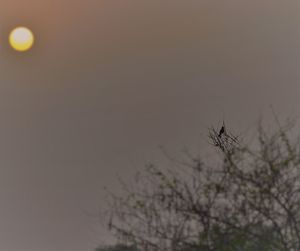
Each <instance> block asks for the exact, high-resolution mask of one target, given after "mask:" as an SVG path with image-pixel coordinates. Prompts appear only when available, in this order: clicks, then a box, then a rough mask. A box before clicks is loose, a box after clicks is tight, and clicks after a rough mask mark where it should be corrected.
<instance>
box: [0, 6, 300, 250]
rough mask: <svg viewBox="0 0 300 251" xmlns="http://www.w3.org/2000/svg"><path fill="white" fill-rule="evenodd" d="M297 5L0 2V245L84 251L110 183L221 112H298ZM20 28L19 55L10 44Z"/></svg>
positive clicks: (197, 143) (182, 142)
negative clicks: (32, 41)
mask: <svg viewBox="0 0 300 251" xmlns="http://www.w3.org/2000/svg"><path fill="white" fill-rule="evenodd" d="M299 12H300V3H299V1H298V0H284V1H282V0H281V1H279V0H269V1H264V0H252V1H246V0H245V1H243V0H228V1H220V0H170V1H168V0H165V1H164V0H130V1H128V0H122V1H114V0H84V1H79V0H51V1H50V0H43V1H40V0H24V1H16V0H0V118H1V123H0V137H1V141H0V163H1V168H0V219H1V225H0V250H7V251H16V250H22V251H23V250H30V251H37V250H39V251H40V250H49V251H66V250H80V251H85V250H92V248H93V247H95V246H97V244H98V243H99V242H100V241H101V240H103V241H105V240H106V239H107V235H106V234H105V233H104V232H103V231H102V230H101V228H100V227H99V226H98V224H97V219H96V218H92V217H88V216H87V215H86V214H85V212H90V213H91V214H93V213H96V212H97V211H98V209H99V208H101V207H102V206H103V198H104V193H103V191H102V187H103V186H108V187H112V188H114V187H115V185H116V178H115V175H116V174H119V175H121V176H123V177H125V178H126V177H127V176H129V174H130V173H131V172H132V170H133V167H134V168H138V167H142V166H143V164H144V163H145V162H147V161H151V160H155V159H157V158H160V157H158V156H160V153H159V151H158V149H157V145H159V144H162V145H165V146H166V147H168V148H169V149H172V150H180V149H181V148H182V147H183V146H188V147H190V148H191V149H193V150H200V148H201V146H202V145H203V142H204V141H205V135H206V131H205V130H206V128H207V126H210V125H212V124H214V125H218V124H220V122H221V120H222V118H223V116H225V117H226V120H227V121H228V123H229V124H230V126H231V127H232V128H234V129H235V130H241V131H243V130H246V128H248V127H249V126H253V125H254V124H255V121H256V120H257V118H258V117H259V115H261V114H262V113H265V112H268V109H269V108H268V107H269V105H270V104H272V105H273V106H274V108H275V110H276V111H277V112H278V113H279V114H280V115H282V116H283V117H284V116H298V115H299V105H300V104H299V103H300V100H299V85H300V83H299V69H300V67H299V66H300V50H299V47H300V31H299V24H300V15H299V14H300V13H299ZM20 24H21V25H27V26H29V27H30V28H32V30H33V31H34V33H35V34H36V36H37V43H36V46H35V47H34V48H33V50H32V51H30V52H29V53H25V54H18V53H15V52H13V51H12V50H11V49H10V48H9V47H8V45H7V42H6V41H7V35H8V32H9V30H10V29H11V28H14V26H16V25H20Z"/></svg>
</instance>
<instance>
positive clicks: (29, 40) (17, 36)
mask: <svg viewBox="0 0 300 251" xmlns="http://www.w3.org/2000/svg"><path fill="white" fill-rule="evenodd" d="M33 43H34V36H33V33H32V32H31V30H29V29H28V28H26V27H17V28H15V29H13V30H12V31H11V33H10V35H9V44H10V46H11V47H12V48H13V49H15V50H16V51H27V50H29V49H30V48H31V47H32V45H33Z"/></svg>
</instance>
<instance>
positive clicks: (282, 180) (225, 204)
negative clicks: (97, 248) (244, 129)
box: [108, 124, 300, 251]
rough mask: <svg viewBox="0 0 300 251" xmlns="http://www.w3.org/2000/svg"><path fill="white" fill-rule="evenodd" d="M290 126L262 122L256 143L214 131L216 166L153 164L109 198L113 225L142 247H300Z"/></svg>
mask: <svg viewBox="0 0 300 251" xmlns="http://www.w3.org/2000/svg"><path fill="white" fill-rule="evenodd" d="M290 131H291V126H290V124H288V125H287V126H286V127H281V126H279V129H278V130H277V131H275V132H273V133H271V132H266V131H265V130H264V129H263V127H259V130H258V137H257V141H256V142H255V143H254V145H253V146H252V147H250V146H247V145H243V144H242V143H241V142H238V140H237V138H236V137H234V136H233V135H231V134H228V133H226V134H224V135H222V137H220V135H219V134H218V133H217V131H216V130H214V129H211V130H210V132H209V138H210V140H211V142H212V144H213V145H214V146H215V147H217V149H218V150H219V152H221V155H218V154H216V156H221V157H220V161H219V162H218V164H217V163H216V164H214V165H211V164H207V163H206V162H204V161H202V160H201V159H200V158H193V157H192V156H190V155H189V156H188V161H185V162H183V161H174V165H173V166H172V167H170V168H160V167H158V166H155V165H148V166H147V167H146V170H145V172H143V173H142V174H138V175H137V177H136V179H135V184H134V185H133V186H130V185H126V184H123V189H124V191H125V192H126V196H117V195H115V194H111V195H110V198H111V199H110V205H109V210H108V211H109V215H110V217H109V223H108V225H109V228H110V230H111V231H112V232H113V233H114V234H116V236H117V237H118V238H120V240H121V242H123V243H128V244H131V245H135V246H136V247H137V248H138V250H141V251H146V250H149V251H185V250H199V251H204V250H205V251H213V250H216V251H223V250H224V251H225V250H226V251H233V250H245V251H251V250H272V251H273V250H274V251H281V250H282V251H298V250H300V193H299V192H300V177H299V175H300V150H299V146H300V145H299V142H298V141H296V140H290V139H289V138H288V134H289V132H290Z"/></svg>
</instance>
